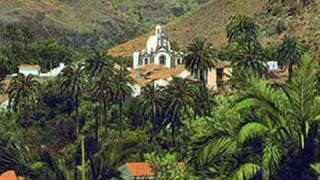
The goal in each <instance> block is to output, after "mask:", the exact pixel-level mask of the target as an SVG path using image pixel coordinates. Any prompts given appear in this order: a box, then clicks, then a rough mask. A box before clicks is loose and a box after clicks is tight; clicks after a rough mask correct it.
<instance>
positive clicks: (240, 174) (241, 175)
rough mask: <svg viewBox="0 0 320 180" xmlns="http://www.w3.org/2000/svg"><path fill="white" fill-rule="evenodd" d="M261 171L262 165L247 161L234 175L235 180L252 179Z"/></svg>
mask: <svg viewBox="0 0 320 180" xmlns="http://www.w3.org/2000/svg"><path fill="white" fill-rule="evenodd" d="M259 171H260V166H259V165H257V164H253V163H246V164H243V165H241V166H240V168H239V169H238V170H237V172H236V173H235V174H234V176H233V178H232V179H233V180H247V179H252V178H253V177H254V176H256V174H257V173H258V172H259Z"/></svg>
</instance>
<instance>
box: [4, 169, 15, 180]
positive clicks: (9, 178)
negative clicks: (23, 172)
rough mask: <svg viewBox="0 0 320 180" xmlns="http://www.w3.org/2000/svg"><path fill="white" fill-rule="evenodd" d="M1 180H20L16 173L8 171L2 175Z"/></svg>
mask: <svg viewBox="0 0 320 180" xmlns="http://www.w3.org/2000/svg"><path fill="white" fill-rule="evenodd" d="M0 180H18V177H17V175H16V173H15V172H14V171H6V172H5V173H3V174H1V176H0Z"/></svg>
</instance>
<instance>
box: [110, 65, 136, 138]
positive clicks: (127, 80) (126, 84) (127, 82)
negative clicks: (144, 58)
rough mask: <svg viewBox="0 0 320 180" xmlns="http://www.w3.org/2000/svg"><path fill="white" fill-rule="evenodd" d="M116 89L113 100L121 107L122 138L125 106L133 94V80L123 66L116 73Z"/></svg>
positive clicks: (120, 124) (114, 88)
mask: <svg viewBox="0 0 320 180" xmlns="http://www.w3.org/2000/svg"><path fill="white" fill-rule="evenodd" d="M113 81H114V87H113V100H114V101H115V103H116V104H118V105H119V109H118V112H119V126H120V136H122V126H123V123H122V116H123V104H124V103H125V101H126V99H127V96H129V95H131V94H132V88H131V84H132V83H133V80H132V78H131V77H130V76H129V72H128V70H127V69H125V67H123V66H121V67H120V69H118V70H116V71H115V75H114V79H113Z"/></svg>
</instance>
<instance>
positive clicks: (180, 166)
mask: <svg viewBox="0 0 320 180" xmlns="http://www.w3.org/2000/svg"><path fill="white" fill-rule="evenodd" d="M144 158H145V159H146V161H147V162H148V163H150V164H151V166H152V168H153V170H154V172H155V178H156V179H172V180H178V179H179V180H180V179H181V180H183V179H194V178H193V177H191V176H190V175H189V174H188V173H187V172H188V171H187V169H186V167H185V166H186V165H185V164H184V163H182V162H178V161H177V158H176V155H175V154H169V153H167V154H164V155H157V154H156V153H149V154H145V155H144Z"/></svg>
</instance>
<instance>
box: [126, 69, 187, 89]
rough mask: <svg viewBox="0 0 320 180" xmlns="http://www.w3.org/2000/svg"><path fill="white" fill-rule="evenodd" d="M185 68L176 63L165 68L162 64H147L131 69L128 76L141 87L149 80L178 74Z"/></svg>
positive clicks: (163, 78) (164, 78)
mask: <svg viewBox="0 0 320 180" xmlns="http://www.w3.org/2000/svg"><path fill="white" fill-rule="evenodd" d="M185 70H186V69H185V68H184V66H183V65H178V66H176V67H175V68H167V67H165V66H163V65H157V64H149V65H146V66H144V67H141V68H137V69H133V70H132V71H131V73H130V76H131V77H132V78H133V80H134V81H135V82H136V83H137V84H138V85H140V86H142V87H143V86H145V85H147V84H148V83H149V82H150V81H151V80H160V79H162V80H166V79H168V78H170V77H173V76H177V75H179V74H180V73H182V72H183V71H185Z"/></svg>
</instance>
